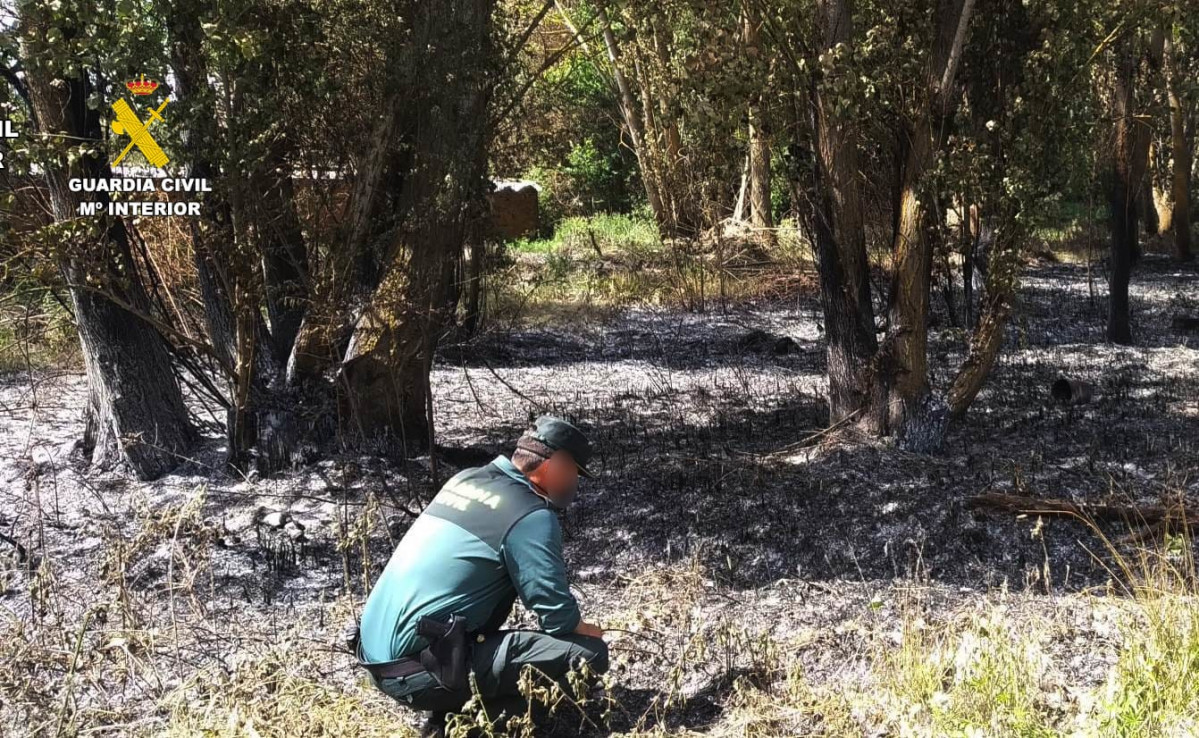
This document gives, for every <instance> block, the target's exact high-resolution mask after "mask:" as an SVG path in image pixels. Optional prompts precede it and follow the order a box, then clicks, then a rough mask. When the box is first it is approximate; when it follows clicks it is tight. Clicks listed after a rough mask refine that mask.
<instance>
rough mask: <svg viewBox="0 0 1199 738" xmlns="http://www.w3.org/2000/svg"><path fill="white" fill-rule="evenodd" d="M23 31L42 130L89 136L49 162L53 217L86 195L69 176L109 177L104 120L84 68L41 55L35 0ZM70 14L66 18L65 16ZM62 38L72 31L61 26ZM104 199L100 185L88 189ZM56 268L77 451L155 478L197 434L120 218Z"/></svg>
mask: <svg viewBox="0 0 1199 738" xmlns="http://www.w3.org/2000/svg"><path fill="white" fill-rule="evenodd" d="M21 11H22V12H21V16H20V20H19V31H18V33H19V37H20V43H21V52H22V59H23V60H24V67H25V74H26V80H27V84H28V88H29V92H30V97H31V99H32V102H33V106H34V110H35V112H36V116H37V120H38V123H39V127H40V131H41V132H42V133H46V134H50V135H52V136H55V137H60V138H58V140H60V141H66V142H71V143H69V144H68V145H71V146H74V145H76V143H77V142H86V144H87V146H81V147H80V148H78V149H76V153H77V154H78V156H77V157H76V158H74V160H73V161H72V160H71V159H69V158H68V157H67V155H66V152H65V151H63V152H62V154H61V155H60V157H59V159H58V161H57V162H56V163H54V164H52V165H48V166H47V167H46V170H45V177H46V182H47V187H48V189H49V192H50V200H51V204H52V207H53V211H54V217H55V220H56V221H58V222H65V221H69V220H73V219H75V218H77V217H78V206H79V203H80V202H81V201H82V200H83V198H84V196H83V195H81V194H80V193H73V192H71V191H70V190H69V188H68V180H69V179H71V178H77V177H78V178H108V177H110V176H111V175H112V172H111V169H110V168H109V166H108V163H107V161H105V160H104V159H102V158H100V157H99V156H97V154H96V152H99V151H103V149H104V147H103V145H102V143H101V137H100V118H99V114H98V112H97V111H94V110H90V109H89V108H88V107H87V103H86V101H87V99H88V96H89V95H90V94H91V92H92V87H91V84H90V80H89V79H88V71H87V70H86V69H81V68H79V67H71V68H70V69H71V71H70V72H68V73H66V75H64V73H63V72H62V71H60V70H59V68H58V67H57V66H53V67H52V66H49V65H47V64H46V63H45V62H44V61H43V60H46V59H51V58H53V57H54V54H53V51H52V50H50V49H47V48H46V42H44V41H43V39H45V38H47V34H48V32H49V31H50V29H51V28H52V27H53V26H54V24H55V20H54V19H53V18H52V16H51V15H50V14H49V12H48V11H45V10H42V9H40V6H35V5H33V4H22V5H21ZM68 22H69V21H68ZM59 30H60V31H61V32H62V34H63V37H64V38H66V39H70V38H72V37H74V36H76V35H77V31H76V29H74V28H71V27H69V26H68V27H66V28H63V27H61V26H60V27H59ZM87 197H88V199H91V200H95V201H100V202H103V203H104V204H105V205H107V200H108V198H107V196H106V194H105V193H94V194H89V195H87ZM58 263H59V268H60V270H61V271H62V274H63V278H64V280H65V281H66V282H67V284H68V286H69V290H70V295H71V300H72V303H73V304H74V308H75V318H76V321H77V323H78V330H79V338H80V343H81V344H82V348H83V358H84V366H85V368H86V372H87V379H88V393H89V399H88V405H87V409H86V411H85V421H86V422H85V426H86V428H85V431H84V436H83V442H82V444H81V447H82V450H83V451H84V453H85V455H86V456H88V457H89V458H90V459H91V461H92V462H93V463H95V464H97V465H98V466H101V467H105V466H110V465H112V464H113V463H114V462H117V461H124V462H126V463H127V464H128V465H129V467H130V468H131V469H132V470H133V472H134V474H136V475H137V477H138V478H139V479H143V480H146V479H154V478H156V477H159V476H161V475H162V474H164V473H166V472H167V471H169V470H170V469H171V468H173V467H174V466H176V465H177V464H178V463H179V461H180V460H181V459H182V458H184V454H186V453H187V452H188V450H189V448H190V447H191V446H192V445H193V444H194V443H195V441H196V438H197V436H196V433H195V430H194V429H193V427H192V425H191V420H190V418H189V416H188V412H187V408H186V407H185V405H184V402H183V396H182V393H181V392H180V390H179V385H178V383H177V381H176V377H175V374H174V371H173V369H172V366H171V359H170V353H169V347H168V345H167V343H166V340H165V339H164V338H163V337H162V335H161V334H160V333H159V332H158V331H157V330H156V329H155V328H154V327H153V326H152V325H151V323H150V322H149V320H148V318H150V317H151V316H150V301H149V298H148V297H147V295H146V292H145V289H144V287H143V285H142V282H141V278H140V275H139V272H138V270H137V268H136V265H135V264H134V261H133V257H132V253H131V251H130V247H129V236H128V233H127V232H126V230H125V224H124V222H123V221H121V220H119V219H108V218H107V217H105V219H103V220H101V221H99V222H98V224H97V228H96V230H95V231H94V232H90V233H85V234H84V235H82V236H81V237H79V238H78V239H77V240H76V239H71V240H69V241H67V242H64V243H62V244H61V245H60V246H59V258H58Z"/></svg>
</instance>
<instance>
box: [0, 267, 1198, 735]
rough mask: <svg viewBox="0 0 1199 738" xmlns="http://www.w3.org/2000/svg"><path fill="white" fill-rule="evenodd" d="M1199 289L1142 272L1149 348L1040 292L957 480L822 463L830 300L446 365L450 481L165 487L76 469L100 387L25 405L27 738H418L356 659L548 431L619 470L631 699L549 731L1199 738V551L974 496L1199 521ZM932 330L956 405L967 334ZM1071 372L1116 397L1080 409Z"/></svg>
mask: <svg viewBox="0 0 1199 738" xmlns="http://www.w3.org/2000/svg"><path fill="white" fill-rule="evenodd" d="M1195 276H1196V275H1195V273H1194V271H1193V270H1183V269H1180V268H1179V267H1177V266H1175V265H1174V264H1172V263H1171V262H1169V261H1168V260H1167V259H1165V258H1164V257H1159V256H1154V255H1150V256H1148V257H1146V259H1145V261H1144V262H1143V263H1142V264H1141V266H1139V267H1138V270H1137V272H1136V275H1135V277H1134V282H1133V288H1132V305H1133V311H1134V326H1135V327H1134V333H1135V336H1136V338H1137V343H1136V345H1135V346H1131V347H1114V346H1110V345H1107V344H1105V343H1104V342H1103V324H1104V310H1105V300H1104V299H1103V298H1104V293H1105V292H1106V290H1105V286H1104V279H1103V275H1102V274H1101V273H1094V274H1089V273H1088V270H1087V268H1086V267H1085V266H1084V265H1065V264H1054V263H1040V264H1036V265H1034V266H1032V267H1031V268H1030V270H1029V272H1028V274H1027V276H1026V279H1025V280H1024V283H1023V288H1022V291H1021V297H1020V300H1019V304H1018V305H1017V308H1016V311H1015V315H1014V319H1013V321H1012V325H1011V328H1010V330H1009V332H1008V338H1007V344H1008V345H1007V348H1006V350H1005V352H1004V353H1003V355H1002V357H1001V359H1000V360H999V363H998V365H997V366H996V368H995V370H994V373H993V375H992V377H991V378H990V380H989V381H988V384H987V386H986V388H985V389H984V391H983V393H982V394H981V395H980V396H979V398H978V401H977V402H976V404H975V406H974V407H973V408H972V409H971V411H970V413H969V415H968V417H967V418H966V419H965V421H964V422H963V423H961V424H960V425H959V426H957V427H955V428H954V429H953V430H952V432H951V434H950V436H949V439H948V441H947V444H946V448H945V449H944V451H943V453H941V454H939V455H936V456H916V455H913V454H909V453H905V452H903V451H901V450H899V449H897V448H895V447H894V446H892V445H889V444H884V443H877V442H870V441H867V440H863V439H855V438H850V437H846V436H844V435H842V434H837V433H831V434H826V435H815V434H818V432H819V431H820V429H821V428H822V426H823V425H824V424H825V418H826V417H827V410H826V407H825V405H824V403H823V400H822V392H823V381H824V380H823V373H824V361H825V359H824V350H823V343H822V331H821V327H820V325H819V315H820V314H819V309H818V304H817V301H816V296H815V295H814V294H807V293H805V294H801V295H795V296H792V297H791V298H789V299H787V300H773V301H763V302H746V303H742V304H738V305H736V306H730V308H729V309H728V310H727V311H724V312H722V311H719V310H714V311H710V312H708V313H706V314H694V313H686V312H681V311H677V310H672V309H666V308H632V309H627V310H621V311H619V312H617V313H615V314H613V315H612V316H611V317H610V319H608V320H606V321H605V322H603V323H602V324H596V323H589V324H577V325H570V324H568V325H556V326H553V327H545V328H538V329H536V330H530V329H516V330H511V331H493V332H491V333H487V334H486V335H484V336H482V337H480V338H479V339H477V340H475V341H474V342H472V343H471V344H470V345H469V346H457V347H455V346H450V347H447V348H446V350H445V351H444V352H443V355H442V356H441V358H440V360H439V363H438V364H437V365H436V367H435V370H434V373H433V383H434V388H435V393H436V413H437V417H436V423H437V428H438V443H439V444H440V445H441V446H443V447H446V448H447V449H453V451H447V452H445V453H442V454H439V457H438V459H437V460H436V462H435V464H431V463H430V459H429V458H428V457H425V458H419V459H414V460H410V461H408V462H390V461H385V460H383V459H380V458H377V457H362V456H347V455H342V456H336V457H334V458H329V459H326V460H323V461H321V462H318V463H316V464H314V465H312V466H310V467H307V468H304V469H301V470H298V471H295V472H290V473H287V474H284V475H282V476H280V477H279V478H272V479H257V478H240V479H239V478H232V477H230V476H229V475H227V474H226V473H224V472H222V471H220V459H221V442H220V440H219V439H218V438H217V437H216V436H215V434H214V435H213V436H212V437H211V438H210V440H209V441H208V442H206V444H205V445H204V446H203V447H202V448H200V449H199V450H198V451H197V453H196V455H195V457H194V458H192V459H190V460H188V461H186V462H185V463H184V464H183V465H182V466H181V467H180V468H179V469H178V470H177V471H176V472H175V473H173V474H171V475H169V476H167V477H164V478H163V479H160V480H157V481H155V482H150V483H139V482H137V481H133V480H131V479H130V478H129V477H127V476H125V475H122V474H118V473H98V472H95V471H92V470H88V469H86V468H84V467H81V466H80V465H79V464H78V462H77V461H76V460H75V459H74V457H73V456H72V446H73V443H74V441H75V440H76V439H77V438H78V437H79V435H80V433H81V430H82V428H81V408H82V407H83V404H84V381H83V379H82V377H81V376H79V375H77V374H72V373H51V372H38V373H33V374H15V375H9V376H6V377H4V378H3V381H2V384H0V533H2V534H3V536H4V537H3V540H0V734H4V735H59V734H68V735H69V734H81V735H88V734H103V735H121V734H130V735H161V734H176V735H193V734H206V735H263V736H267V735H288V734H294V735H301V734H302V735H346V736H349V735H388V734H392V732H400V733H401V734H402V733H403V731H405V730H407V729H409V728H411V727H412V726H415V725H416V724H417V722H416V716H414V715H412V714H411V713H408V712H406V711H404V710H402V709H400V708H398V707H396V706H394V705H392V704H391V703H389V702H388V700H387V699H386V698H384V697H382V696H381V695H379V694H378V693H376V692H375V691H374V690H373V689H372V688H371V687H370V685H369V683H367V682H366V680H365V679H364V675H363V674H362V673H361V672H360V671H359V670H357V669H356V668H355V666H354V664H353V662H352V660H351V658H350V657H348V656H347V655H345V654H344V653H340V652H338V651H337V635H338V632H339V630H340V628H341V626H342V625H343V624H344V622H345V620H346V619H347V617H348V616H349V615H350V614H351V613H353V612H355V611H356V610H357V609H358V608H359V607H360V605H361V602H362V600H363V598H364V596H365V593H366V591H367V588H368V586H369V583H370V581H371V580H372V579H373V577H374V576H376V575H377V574H378V572H379V571H380V569H381V567H382V565H383V564H384V563H385V562H386V559H387V557H388V555H389V553H390V551H391V549H392V548H393V546H394V544H395V542H396V541H397V540H398V538H399V536H401V535H402V534H403V532H404V530H405V528H406V526H407V525H408V523H409V521H410V520H411V515H412V513H413V512H415V511H419V509H420V507H421V506H422V504H423V503H424V502H425V501H427V500H428V499H429V497H430V496H431V494H432V493H433V491H434V490H435V480H436V481H444V480H445V479H446V478H448V476H449V475H450V474H452V473H453V472H454V471H455V470H456V469H457V468H460V467H461V466H464V465H473V464H475V463H483V462H486V461H488V460H490V458H492V457H493V456H494V455H495V454H496V453H500V452H507V451H508V450H510V448H511V445H512V443H513V441H514V440H515V438H516V437H517V436H518V435H519V433H520V431H521V430H522V429H523V428H524V427H525V425H526V423H527V421H528V420H529V419H530V418H531V417H532V416H534V415H536V414H538V413H540V412H543V411H554V412H558V413H562V414H564V415H566V416H569V417H571V418H573V419H574V420H576V421H577V422H578V423H580V424H581V425H582V426H583V427H585V428H586V429H588V430H589V432H590V434H591V436H592V438H593V440H594V442H595V445H596V446H597V448H598V454H599V458H598V462H597V464H596V466H597V467H598V470H599V477H598V478H597V479H595V480H591V481H584V484H583V486H582V490H581V494H580V498H579V500H578V501H577V502H576V503H575V505H574V506H573V507H572V508H571V509H570V510H569V511H568V512H567V513H566V514H565V516H564V530H565V536H566V550H567V558H568V566H569V568H570V571H571V573H572V578H573V582H574V584H575V590H576V593H577V596H578V598H579V601H580V603H581V606H582V609H583V612H584V614H585V617H586V618H587V619H588V620H591V621H594V622H598V623H601V624H603V625H604V626H606V627H608V628H610V629H611V632H610V633H609V641H610V643H611V648H612V654H613V661H614V668H613V671H612V673H611V680H610V682H611V685H610V687H609V688H608V690H607V695H608V696H607V698H601V699H598V700H593V701H592V702H591V703H590V704H588V705H585V706H584V707H583V709H581V710H579V709H576V708H575V707H574V706H570V705H561V706H560V709H559V710H558V715H557V717H556V718H555V719H553V720H552V721H551V723H550V727H548V728H544V729H542V730H538V731H537V733H536V734H537V735H543V734H546V735H549V734H552V735H562V736H571V735H579V734H584V735H603V734H607V733H609V732H624V733H637V734H672V735H673V734H687V733H702V734H713V735H753V736H774V735H802V734H811V735H901V734H909V735H954V734H960V735H1016V734H1020V735H1058V734H1080V735H1092V734H1100V733H1111V734H1118V735H1151V734H1159V735H1184V734H1194V733H1193V732H1192V731H1196V730H1199V728H1197V727H1196V723H1195V720H1196V718H1197V717H1199V705H1196V698H1195V696H1194V694H1193V692H1194V691H1195V690H1194V686H1193V684H1194V683H1193V681H1192V682H1187V677H1188V675H1189V678H1190V679H1192V680H1193V679H1194V677H1195V667H1194V664H1196V663H1199V614H1197V613H1199V607H1197V605H1196V604H1195V598H1194V596H1193V595H1194V589H1193V582H1192V581H1191V580H1190V579H1189V578H1188V576H1187V572H1188V571H1189V555H1188V554H1189V552H1190V549H1191V546H1190V542H1189V540H1187V539H1185V538H1184V539H1183V540H1182V543H1181V544H1179V541H1178V539H1172V540H1170V541H1166V542H1153V543H1154V546H1153V547H1152V548H1153V550H1158V549H1159V548H1160V550H1161V551H1162V553H1161V555H1160V556H1158V555H1157V554H1154V553H1145V552H1144V551H1143V550H1140V549H1138V548H1136V547H1133V546H1131V545H1125V544H1121V543H1118V542H1117V539H1118V538H1119V537H1120V536H1122V535H1124V534H1126V533H1128V532H1129V530H1130V525H1132V524H1133V521H1130V522H1128V523H1121V522H1113V523H1107V524H1101V525H1098V526H1094V527H1093V526H1090V525H1088V524H1086V523H1085V522H1083V521H1079V520H1071V519H1062V518H1050V517H1041V516H1037V515H1028V516H1017V515H1014V514H1010V513H1002V512H988V511H982V510H976V509H973V508H971V507H970V505H969V500H970V498H971V497H972V496H974V495H977V494H979V493H981V492H984V491H1002V492H1009V493H1012V494H1018V495H1028V496H1033V497H1045V498H1063V499H1069V500H1074V501H1088V502H1097V501H1115V502H1120V503H1128V504H1160V503H1162V502H1163V501H1173V500H1177V499H1178V497H1179V496H1184V497H1186V498H1187V499H1189V500H1190V501H1191V502H1192V503H1195V502H1196V498H1199V474H1197V473H1196V470H1199V334H1195V333H1191V334H1189V335H1188V334H1183V333H1177V332H1174V331H1172V329H1171V316H1172V315H1173V314H1175V313H1176V312H1190V313H1199V280H1197V279H1196V278H1195ZM1091 279H1093V280H1094V281H1093V284H1092V282H1091ZM938 304H939V303H938ZM938 310H939V308H938ZM938 323H939V324H940V327H937V328H936V329H935V330H934V331H933V336H932V343H931V346H930V359H931V361H932V364H933V381H934V384H935V386H937V387H940V388H942V389H943V388H944V385H945V383H946V382H947V381H948V379H949V378H950V377H951V374H950V372H951V371H952V368H953V367H954V366H955V365H956V362H958V361H959V360H960V358H961V355H962V351H963V334H962V332H961V331H959V330H955V329H954V328H952V327H949V326H948V321H946V320H945V319H944V315H943V314H941V315H940V318H939V320H938ZM755 330H760V331H766V332H767V333H768V334H769V337H770V338H769V340H764V339H762V337H761V336H760V335H758V334H754V333H752V332H753V331H755ZM783 336H786V337H789V338H791V339H792V340H793V342H794V343H793V344H786V348H787V349H788V350H787V351H786V352H784V353H775V351H774V343H775V342H776V340H775V339H777V338H779V337H783ZM1060 376H1067V377H1071V378H1077V379H1082V380H1085V381H1087V382H1090V383H1091V384H1093V385H1094V387H1095V390H1096V392H1095V397H1094V399H1093V400H1092V401H1091V402H1089V403H1088V404H1085V405H1080V406H1076V407H1063V406H1059V405H1055V404H1053V403H1052V402H1051V401H1050V398H1049V388H1050V385H1051V383H1052V382H1053V381H1054V380H1055V379H1057V378H1058V377H1060ZM814 435H815V437H813V436H814ZM273 513H280V515H274V514H273ZM289 518H290V520H291V521H292V522H288V519H289ZM297 524H298V525H297ZM300 526H302V528H301V527H300ZM301 533H302V536H301V535H300V534H301ZM1109 542H1110V546H1109ZM1159 544H1160V545H1159ZM1161 547H1164V548H1161ZM364 562H365V565H364ZM1176 574H1177V576H1175V575H1176ZM1138 585H1145V586H1138ZM1150 585H1152V587H1151V586H1150ZM1175 585H1177V586H1175ZM1151 588H1153V589H1154V591H1155V592H1156V594H1155V595H1153V596H1149V595H1146V592H1148V591H1149V590H1150V589H1151ZM1167 602H1168V603H1170V604H1162V603H1167ZM518 617H524V618H525V619H526V622H527V616H523V615H519V614H518ZM1171 638H1175V639H1178V640H1170V639H1171ZM1179 658H1181V659H1183V662H1182V663H1179V662H1178V659H1179ZM1187 659H1194V660H1193V661H1187ZM1188 663H1189V664H1190V666H1188V665H1187V664H1188ZM1138 665H1139V666H1138ZM1138 679H1159V680H1161V683H1160V684H1154V683H1152V682H1148V683H1147V684H1148V686H1146V683H1142V682H1138V681H1137V680H1138ZM1179 682H1181V683H1179ZM1146 690H1148V691H1146ZM1163 690H1165V692H1163ZM1170 690H1174V691H1173V692H1170ZM1179 690H1181V691H1180V692H1179ZM1166 692H1169V694H1167V693H1166ZM1175 692H1177V694H1174V693H1175ZM1171 695H1173V696H1171ZM1170 700H1173V701H1170ZM605 721H606V726H605ZM972 731H973V732H972ZM1142 731H1144V732H1142Z"/></svg>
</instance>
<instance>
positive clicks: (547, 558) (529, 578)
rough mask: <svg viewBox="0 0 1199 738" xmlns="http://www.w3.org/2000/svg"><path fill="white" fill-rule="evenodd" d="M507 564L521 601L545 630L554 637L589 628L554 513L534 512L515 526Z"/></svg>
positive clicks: (507, 548)
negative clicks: (572, 587)
mask: <svg viewBox="0 0 1199 738" xmlns="http://www.w3.org/2000/svg"><path fill="white" fill-rule="evenodd" d="M504 561H505V563H506V564H507V566H508V576H510V577H511V578H512V583H513V584H514V585H515V586H516V591H517V593H518V594H519V595H520V601H521V602H523V603H524V605H525V607H526V608H528V609H529V610H532V611H533V612H534V613H536V615H537V619H538V621H540V623H541V629H542V630H544V631H545V632H546V633H549V634H550V635H563V634H566V633H574V632H581V631H577V629H578V628H579V627H580V626H581V625H585V624H584V623H583V618H582V615H581V614H580V612H579V604H578V602H576V601H575V598H574V595H573V594H571V592H570V586H569V585H568V584H567V581H566V562H565V561H564V560H563V558H562V528H561V526H560V525H559V524H558V517H557V516H556V515H554V513H553V512H552V511H550V510H537V511H534V512H531V513H529V514H528V515H526V516H525V517H524V518H522V519H521V520H520V521H519V522H517V524H516V525H514V526H512V530H510V531H509V532H508V537H507V539H506V540H505V541H504ZM592 627H594V626H592ZM588 635H589V634H588Z"/></svg>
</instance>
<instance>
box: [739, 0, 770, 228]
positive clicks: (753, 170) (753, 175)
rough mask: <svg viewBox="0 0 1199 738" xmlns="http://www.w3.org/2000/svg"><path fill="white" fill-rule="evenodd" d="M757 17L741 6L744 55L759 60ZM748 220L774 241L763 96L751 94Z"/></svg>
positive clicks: (767, 135)
mask: <svg viewBox="0 0 1199 738" xmlns="http://www.w3.org/2000/svg"><path fill="white" fill-rule="evenodd" d="M760 24H761V21H759V20H758V18H757V14H756V13H755V12H754V11H753V10H752V9H751V8H750V7H749V6H748V4H746V5H744V6H743V10H742V25H743V31H744V33H743V40H744V44H745V50H746V55H747V56H748V57H749V58H751V59H755V60H756V59H760V58H761V57H762V54H761V38H760V34H759V26H760ZM748 117H749V217H750V223H751V224H752V225H753V226H754V227H755V228H760V229H763V234H764V237H765V240H767V241H771V240H773V235H774V232H773V230H772V229H773V228H774V214H773V212H772V210H771V203H770V136H769V134H768V132H767V125H766V120H765V115H764V114H763V111H762V95H761V94H760V93H758V92H754V93H752V94H751V95H750V100H749V113H748Z"/></svg>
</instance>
